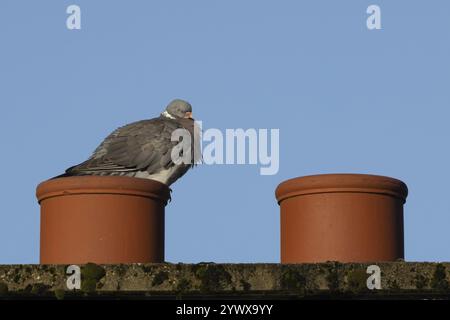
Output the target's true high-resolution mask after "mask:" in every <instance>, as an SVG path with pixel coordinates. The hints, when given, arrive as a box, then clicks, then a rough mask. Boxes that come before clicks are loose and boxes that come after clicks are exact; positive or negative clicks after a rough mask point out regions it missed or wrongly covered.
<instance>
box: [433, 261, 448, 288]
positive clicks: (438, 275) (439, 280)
mask: <svg viewBox="0 0 450 320" xmlns="http://www.w3.org/2000/svg"><path fill="white" fill-rule="evenodd" d="M431 287H432V288H433V289H436V290H442V291H445V290H448V288H449V285H448V281H447V275H446V270H445V266H444V265H443V264H441V263H439V264H438V265H437V266H436V269H435V270H434V274H433V279H432V280H431Z"/></svg>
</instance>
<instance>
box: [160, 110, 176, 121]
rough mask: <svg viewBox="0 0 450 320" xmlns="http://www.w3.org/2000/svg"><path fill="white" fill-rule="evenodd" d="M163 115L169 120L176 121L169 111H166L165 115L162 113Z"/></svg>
mask: <svg viewBox="0 0 450 320" xmlns="http://www.w3.org/2000/svg"><path fill="white" fill-rule="evenodd" d="M161 115H162V116H163V117H166V118H169V119H175V117H174V116H172V115H171V114H170V113H168V112H167V110H165V111H164V112H163V113H161Z"/></svg>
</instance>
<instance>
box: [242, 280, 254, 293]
mask: <svg viewBox="0 0 450 320" xmlns="http://www.w3.org/2000/svg"><path fill="white" fill-rule="evenodd" d="M239 282H240V284H241V287H242V290H244V291H249V290H250V289H251V288H252V285H251V284H250V283H248V282H247V281H246V280H244V279H241V280H240V281H239Z"/></svg>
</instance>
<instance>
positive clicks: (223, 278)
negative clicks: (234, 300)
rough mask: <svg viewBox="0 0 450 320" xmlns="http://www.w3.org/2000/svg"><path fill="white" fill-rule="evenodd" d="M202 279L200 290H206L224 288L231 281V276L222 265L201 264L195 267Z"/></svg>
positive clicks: (199, 277) (198, 276) (196, 273)
mask: <svg viewBox="0 0 450 320" xmlns="http://www.w3.org/2000/svg"><path fill="white" fill-rule="evenodd" d="M194 269H195V276H196V277H197V278H198V279H199V280H200V290H201V291H205V292H210V291H216V290H220V289H223V288H224V287H226V286H228V285H229V284H230V283H231V276H230V274H229V273H228V272H227V271H226V270H225V268H224V267H223V266H222V265H216V264H200V265H197V266H196V267H195V268H194Z"/></svg>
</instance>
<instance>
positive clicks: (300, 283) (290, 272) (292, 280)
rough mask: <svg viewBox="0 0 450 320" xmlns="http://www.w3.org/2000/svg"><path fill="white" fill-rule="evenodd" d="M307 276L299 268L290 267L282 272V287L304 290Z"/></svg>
mask: <svg viewBox="0 0 450 320" xmlns="http://www.w3.org/2000/svg"><path fill="white" fill-rule="evenodd" d="M305 286H306V278H305V276H304V275H302V274H301V273H300V271H299V270H294V269H291V268H288V269H287V270H284V271H283V272H282V274H281V287H282V288H283V289H287V290H304V289H305Z"/></svg>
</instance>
